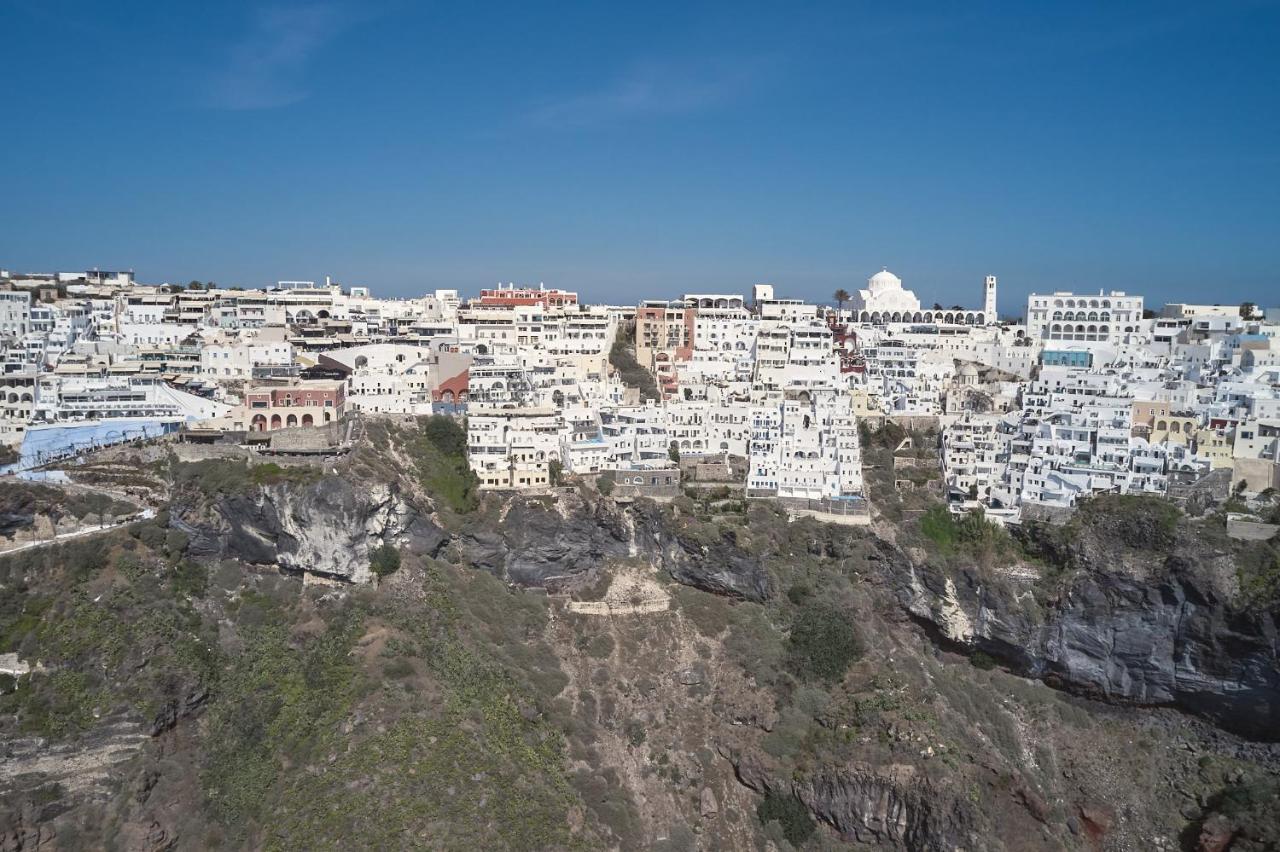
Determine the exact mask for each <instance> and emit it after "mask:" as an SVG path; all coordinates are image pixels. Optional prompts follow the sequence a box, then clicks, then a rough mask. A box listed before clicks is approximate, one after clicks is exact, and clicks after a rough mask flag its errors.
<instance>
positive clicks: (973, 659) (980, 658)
mask: <svg viewBox="0 0 1280 852" xmlns="http://www.w3.org/2000/svg"><path fill="white" fill-rule="evenodd" d="M969 663H970V664H971V665H972V666H973V667H974V668H975V669H982V670H983V671H991V670H992V669H994V668H995V667H996V658H995V657H993V656H991V655H990V654H988V653H987V652H986V651H974V652H973V654H972V655H970V657H969Z"/></svg>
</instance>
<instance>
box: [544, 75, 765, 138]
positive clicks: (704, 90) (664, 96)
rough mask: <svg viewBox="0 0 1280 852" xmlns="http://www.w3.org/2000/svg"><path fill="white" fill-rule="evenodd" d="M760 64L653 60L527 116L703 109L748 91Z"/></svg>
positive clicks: (638, 115)
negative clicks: (711, 63)
mask: <svg viewBox="0 0 1280 852" xmlns="http://www.w3.org/2000/svg"><path fill="white" fill-rule="evenodd" d="M759 70H760V63H759V62H758V61H749V62H741V63H727V62H722V63H716V64H714V65H702V66H682V65H675V64H661V63H649V64H646V65H641V66H638V67H636V68H634V69H632V70H631V71H630V72H629V73H627V74H624V75H622V76H620V77H618V78H617V79H616V80H614V81H613V82H612V83H610V84H609V85H607V86H605V87H604V88H601V89H597V90H594V91H589V92H583V93H579V94H575V95H569V96H566V97H562V98H558V99H549V100H547V101H544V102H543V103H540V104H538V105H536V106H535V107H534V108H533V109H531V110H530V111H529V114H528V119H529V121H530V122H531V123H532V124H534V125H537V126H539V127H546V128H553V129H561V128H563V129H572V128H585V127H594V126H599V125H605V124H611V123H614V122H619V121H629V120H636V119H642V118H650V117H657V116H671V115H685V114H689V113H695V112H701V111H704V110H708V109H713V108H715V107H719V106H722V105H724V104H727V103H729V102H730V101H733V100H735V99H736V98H738V97H741V96H743V95H744V94H746V92H747V91H748V90H749V89H750V86H751V84H752V82H753V81H754V80H755V79H756V78H757V77H758V75H759Z"/></svg>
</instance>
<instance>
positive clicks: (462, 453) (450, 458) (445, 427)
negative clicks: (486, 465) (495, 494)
mask: <svg viewBox="0 0 1280 852" xmlns="http://www.w3.org/2000/svg"><path fill="white" fill-rule="evenodd" d="M404 446H405V449H406V451H407V452H408V453H409V456H410V458H412V459H413V463H414V467H415V468H416V469H417V472H418V480H419V481H420V482H421V483H422V484H423V486H424V487H425V488H426V489H427V491H428V492H429V493H430V494H431V495H432V496H433V497H437V498H439V499H440V500H442V501H443V502H444V503H445V504H446V505H447V506H448V507H449V508H451V509H453V510H454V511H455V512H470V511H472V510H473V509H475V508H476V506H478V505H479V503H480V480H479V479H478V478H477V477H476V475H475V472H474V471H472V470H471V465H470V463H469V462H468V461H467V433H466V430H464V429H463V428H462V426H461V425H459V424H458V422H457V421H456V420H454V419H453V418H451V417H445V416H442V415H433V416H431V417H420V418H418V430H417V432H415V433H410V434H409V436H408V439H407V440H406V441H405V445H404Z"/></svg>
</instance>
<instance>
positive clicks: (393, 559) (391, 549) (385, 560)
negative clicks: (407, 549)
mask: <svg viewBox="0 0 1280 852" xmlns="http://www.w3.org/2000/svg"><path fill="white" fill-rule="evenodd" d="M369 570H370V571H372V572H373V573H374V574H377V575H378V576H379V577H386V576H388V575H389V574H394V573H395V572H397V571H399V570H400V551H399V549H398V548H396V547H395V546H394V545H391V544H384V545H382V546H381V547H376V548H374V549H373V551H372V552H371V553H370V554H369Z"/></svg>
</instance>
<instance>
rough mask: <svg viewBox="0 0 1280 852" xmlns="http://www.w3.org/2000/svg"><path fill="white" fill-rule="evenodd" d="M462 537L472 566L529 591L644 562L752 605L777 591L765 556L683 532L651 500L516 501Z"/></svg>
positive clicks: (567, 497)
mask: <svg viewBox="0 0 1280 852" xmlns="http://www.w3.org/2000/svg"><path fill="white" fill-rule="evenodd" d="M459 540H460V544H461V547H462V550H463V556H464V558H465V560H466V561H467V562H469V563H470V564H471V565H472V566H474V567H476V568H480V569H483V570H485V571H489V572H491V573H493V574H495V575H497V576H499V577H501V578H503V579H504V580H506V581H508V582H510V583H514V584H516V585H519V586H524V587H532V588H545V589H550V590H553V591H556V590H565V589H569V588H573V587H574V586H576V585H579V584H581V583H584V582H588V581H590V580H591V579H592V578H593V577H594V576H595V573H596V572H597V571H598V570H599V569H600V568H601V567H602V566H603V565H604V564H605V563H606V562H607V561H608V560H610V559H628V558H641V559H646V560H648V561H650V562H651V564H653V565H655V566H657V567H659V568H661V569H662V570H663V571H665V572H667V573H668V574H669V575H670V576H671V577H672V578H673V579H675V580H677V581H679V582H681V583H684V584H686V585H690V586H694V587H696V588H700V589H703V590H705V591H709V592H715V593H717V594H722V595H728V596H730V597H735V598H743V599H746V600H754V601H762V600H764V599H766V598H767V597H768V596H769V595H770V594H771V592H772V585H771V581H770V579H769V572H768V571H767V570H766V569H765V566H764V563H763V561H762V560H761V558H760V557H759V556H753V555H751V554H748V553H746V552H744V551H743V550H741V549H740V548H738V547H736V546H735V545H734V544H733V543H732V541H729V540H727V539H722V540H718V541H714V542H711V543H703V542H700V541H698V540H696V539H694V538H692V537H690V536H687V535H682V534H681V532H680V531H679V529H678V528H677V527H676V526H675V525H674V524H672V523H671V520H670V518H669V517H667V515H666V514H664V510H663V508H662V507H661V506H658V505H656V504H653V503H649V502H641V503H636V504H632V505H631V506H629V507H628V508H626V509H623V508H620V507H618V506H617V505H615V504H613V503H611V502H609V501H605V500H598V499H591V498H584V497H582V496H580V495H577V494H565V495H562V496H560V497H559V498H558V499H557V500H555V501H550V500H547V499H545V498H537V497H520V496H516V497H511V498H509V499H508V501H507V502H506V503H505V504H504V505H503V506H502V510H501V513H500V519H499V521H498V522H497V523H494V524H484V523H483V522H482V523H480V524H477V525H473V528H471V529H469V530H467V531H465V532H463V533H462V534H461V535H460V537H459Z"/></svg>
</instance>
